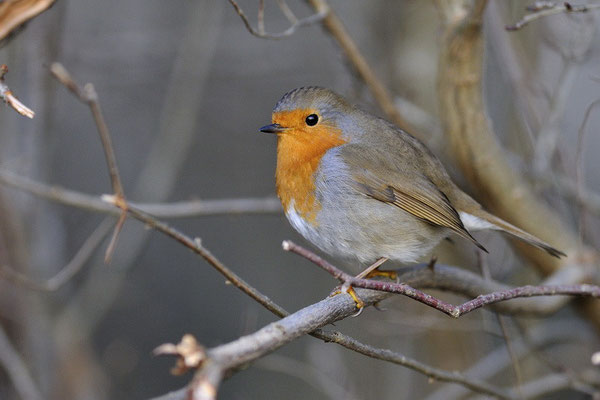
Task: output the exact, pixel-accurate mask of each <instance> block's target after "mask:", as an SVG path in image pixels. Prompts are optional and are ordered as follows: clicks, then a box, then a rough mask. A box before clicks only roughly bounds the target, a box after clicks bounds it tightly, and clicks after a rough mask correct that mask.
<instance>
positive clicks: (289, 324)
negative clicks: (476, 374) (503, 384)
mask: <svg viewBox="0 0 600 400" xmlns="http://www.w3.org/2000/svg"><path fill="white" fill-rule="evenodd" d="M358 293H359V294H360V296H361V298H362V299H363V301H364V302H365V304H373V303H376V302H378V301H380V300H382V298H383V297H384V296H382V294H381V293H378V292H375V291H365V290H359V291H358ZM354 313H355V308H354V302H353V301H352V300H351V299H350V297H349V296H341V295H338V296H333V297H328V298H326V299H324V300H322V301H320V302H318V303H316V304H313V305H310V306H308V307H305V308H303V309H301V310H299V311H297V312H295V313H294V314H291V315H289V316H288V317H286V318H283V319H281V320H279V321H276V322H273V323H271V324H269V325H267V326H265V327H263V328H262V329H260V330H258V331H256V332H254V333H252V334H250V335H247V336H243V337H241V338H239V339H237V340H235V341H233V342H230V343H227V344H224V345H221V346H217V347H214V348H212V349H208V350H207V351H206V357H205V359H204V360H203V363H202V364H201V365H200V369H199V370H198V372H197V374H196V376H195V377H194V379H193V381H192V383H191V385H190V387H189V391H188V394H189V395H190V398H192V399H205V398H214V397H206V396H202V395H198V396H196V394H205V393H212V394H215V395H216V392H217V389H218V386H219V384H220V382H221V379H222V378H223V377H224V376H227V375H228V374H230V373H231V372H234V371H235V370H236V369H238V368H239V367H241V366H243V365H245V364H247V363H249V362H251V361H253V360H256V359H257V358H259V357H262V356H264V355H266V354H268V353H271V352H273V351H274V350H276V349H278V348H279V347H281V346H283V345H284V344H286V343H288V342H290V341H292V340H294V339H296V338H298V337H300V336H302V335H305V334H308V333H311V332H313V331H315V332H314V336H316V337H318V338H322V339H324V340H326V341H328V342H329V341H331V342H334V343H337V344H340V345H342V346H344V347H346V348H347V349H350V350H353V351H356V352H358V353H361V354H364V355H367V356H369V357H373V358H377V359H380V360H384V361H388V362H392V363H395V364H398V365H402V366H405V367H408V368H411V369H414V370H416V371H418V372H420V373H422V374H424V375H426V376H428V377H430V378H432V379H437V380H441V381H447V382H454V383H458V384H461V385H463V386H466V387H468V388H470V389H472V390H474V391H476V392H479V393H482V394H487V395H491V396H494V397H497V398H501V399H511V398H513V397H511V396H510V395H508V394H507V393H506V392H504V391H503V390H501V389H498V388H496V387H494V386H492V385H489V384H487V383H485V382H483V381H479V380H474V379H470V378H468V377H466V376H464V375H463V374H461V373H459V372H449V371H444V370H441V369H437V368H433V367H430V366H427V365H425V364H423V363H421V362H419V361H416V360H413V359H410V358H408V357H405V356H404V355H402V354H399V353H396V352H393V351H390V350H386V349H377V348H374V347H372V346H369V345H366V344H363V343H360V342H358V341H357V340H355V339H352V338H350V337H348V336H345V335H343V334H341V333H339V332H325V331H322V330H319V329H317V328H319V327H322V326H325V325H328V324H331V323H334V322H336V321H339V320H341V319H344V318H347V317H349V316H351V315H353V314H354ZM184 394H185V393H183V392H181V391H178V392H176V393H172V394H169V397H168V398H183V396H184Z"/></svg>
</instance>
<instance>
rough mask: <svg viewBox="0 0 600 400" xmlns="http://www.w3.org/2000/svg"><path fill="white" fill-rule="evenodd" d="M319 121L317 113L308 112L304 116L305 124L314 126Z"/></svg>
mask: <svg viewBox="0 0 600 400" xmlns="http://www.w3.org/2000/svg"><path fill="white" fill-rule="evenodd" d="M317 122H319V116H318V115H317V114H310V115H309V116H308V117H306V125H308V126H315V125H316V124H317Z"/></svg>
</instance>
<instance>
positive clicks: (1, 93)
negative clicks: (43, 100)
mask: <svg viewBox="0 0 600 400" xmlns="http://www.w3.org/2000/svg"><path fill="white" fill-rule="evenodd" d="M7 72H8V67H7V66H6V64H2V65H0V99H2V100H4V102H5V103H6V104H8V105H9V106H11V107H12V108H13V109H14V110H15V111H16V112H18V113H19V114H21V115H23V116H24V117H27V118H33V117H34V116H35V113H34V112H33V111H32V110H31V109H30V108H29V107H27V106H26V105H25V104H23V103H21V101H19V99H17V98H16V97H15V95H14V94H13V93H12V91H11V90H10V88H9V87H8V86H7V85H6V83H4V77H5V75H6V73H7Z"/></svg>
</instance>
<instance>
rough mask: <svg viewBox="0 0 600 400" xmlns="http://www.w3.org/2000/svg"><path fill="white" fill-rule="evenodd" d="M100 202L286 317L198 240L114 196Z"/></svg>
mask: <svg viewBox="0 0 600 400" xmlns="http://www.w3.org/2000/svg"><path fill="white" fill-rule="evenodd" d="M102 200H104V201H105V202H107V203H109V204H112V205H113V206H116V207H119V208H121V210H123V212H127V213H128V214H129V215H131V216H132V217H134V218H135V219H137V220H139V221H141V222H143V223H145V224H146V225H148V226H149V227H150V228H153V229H155V230H156V231H158V232H160V233H162V234H164V235H166V236H169V237H171V238H173V239H175V240H176V241H178V242H179V243H181V244H183V245H184V246H185V247H187V248H189V249H190V250H192V251H193V252H194V253H196V254H198V255H199V256H201V257H202V258H204V259H205V260H206V261H207V262H208V263H209V264H210V265H211V266H212V267H213V268H215V269H216V270H217V271H218V272H219V273H221V274H222V275H223V276H224V277H225V278H226V279H227V281H228V282H229V283H231V284H232V285H234V286H235V287H237V288H238V289H240V290H241V291H242V292H244V293H246V294H247V295H248V296H250V297H251V298H252V299H254V300H255V301H257V302H258V303H259V304H261V305H262V306H263V307H265V308H266V309H267V310H269V311H271V312H272V313H273V314H275V315H277V316H280V317H281V316H284V315H287V312H286V311H285V310H284V309H283V308H282V307H280V306H279V305H277V304H275V303H274V302H273V301H272V300H271V299H269V298H268V297H267V296H265V295H264V294H262V293H260V292H259V291H258V290H257V289H255V288H254V287H252V286H251V285H250V284H248V283H247V282H246V281H244V280H243V279H242V278H241V277H239V276H238V275H237V274H236V273H234V272H233V271H231V270H230V269H229V268H227V267H226V266H225V265H224V264H223V263H222V262H221V261H220V260H219V259H217V258H216V257H215V256H214V255H213V254H212V253H211V252H210V251H209V250H208V249H207V248H205V247H204V246H202V241H201V240H200V239H199V238H196V239H192V238H190V237H188V236H186V235H184V234H183V233H181V232H179V231H178V230H176V229H175V228H173V227H171V226H169V225H168V224H166V223H164V222H161V221H159V220H157V219H156V218H155V217H153V216H152V215H150V214H148V213H146V212H144V211H142V210H140V209H138V208H136V207H134V206H132V205H131V204H127V203H124V202H122V201H119V199H118V198H117V197H116V196H113V195H104V196H102Z"/></svg>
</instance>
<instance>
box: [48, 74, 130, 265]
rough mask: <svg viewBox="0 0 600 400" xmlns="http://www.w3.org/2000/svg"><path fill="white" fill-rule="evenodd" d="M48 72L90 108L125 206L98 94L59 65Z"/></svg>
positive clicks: (110, 248)
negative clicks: (81, 83)
mask: <svg viewBox="0 0 600 400" xmlns="http://www.w3.org/2000/svg"><path fill="white" fill-rule="evenodd" d="M50 72H51V73H52V75H53V76H54V77H55V78H56V79H57V80H58V81H59V82H60V83H62V84H63V85H64V86H65V87H66V88H67V89H69V90H70V91H71V93H73V94H74V95H75V96H76V97H77V98H78V99H79V100H80V101H81V102H83V103H85V104H87V105H88V107H89V108H90V111H91V112H92V116H93V117H94V122H95V124H96V128H97V129H98V134H99V136H100V141H101V142H102V149H103V150H104V157H105V159H106V165H107V166H108V174H109V176H110V182H111V185H112V189H113V193H114V194H115V196H116V198H117V199H118V200H119V201H122V202H123V204H127V202H126V200H125V192H124V190H123V184H122V183H121V177H120V176H119V169H118V167H117V158H116V157H115V151H114V149H113V145H112V140H111V138H110V133H109V131H108V126H107V125H106V121H105V120H104V115H103V114H102V109H101V108H100V103H99V102H98V94H97V93H96V89H95V88H94V85H92V84H91V83H88V84H86V85H85V86H84V87H83V89H82V88H80V87H79V86H78V85H77V83H76V82H75V81H74V80H73V78H72V77H71V75H70V74H69V72H68V71H67V70H66V69H65V67H63V66H62V65H61V64H59V63H53V64H52V65H51V66H50ZM125 219H126V213H125V211H123V212H121V215H120V216H119V219H118V220H117V223H116V225H115V229H114V231H113V235H112V238H111V240H110V243H109V244H108V247H107V248H106V253H105V256H104V262H105V263H109V262H110V259H111V257H112V254H113V252H114V248H115V245H116V243H117V238H118V236H119V233H120V232H121V229H122V228H123V224H124V223H125Z"/></svg>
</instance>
